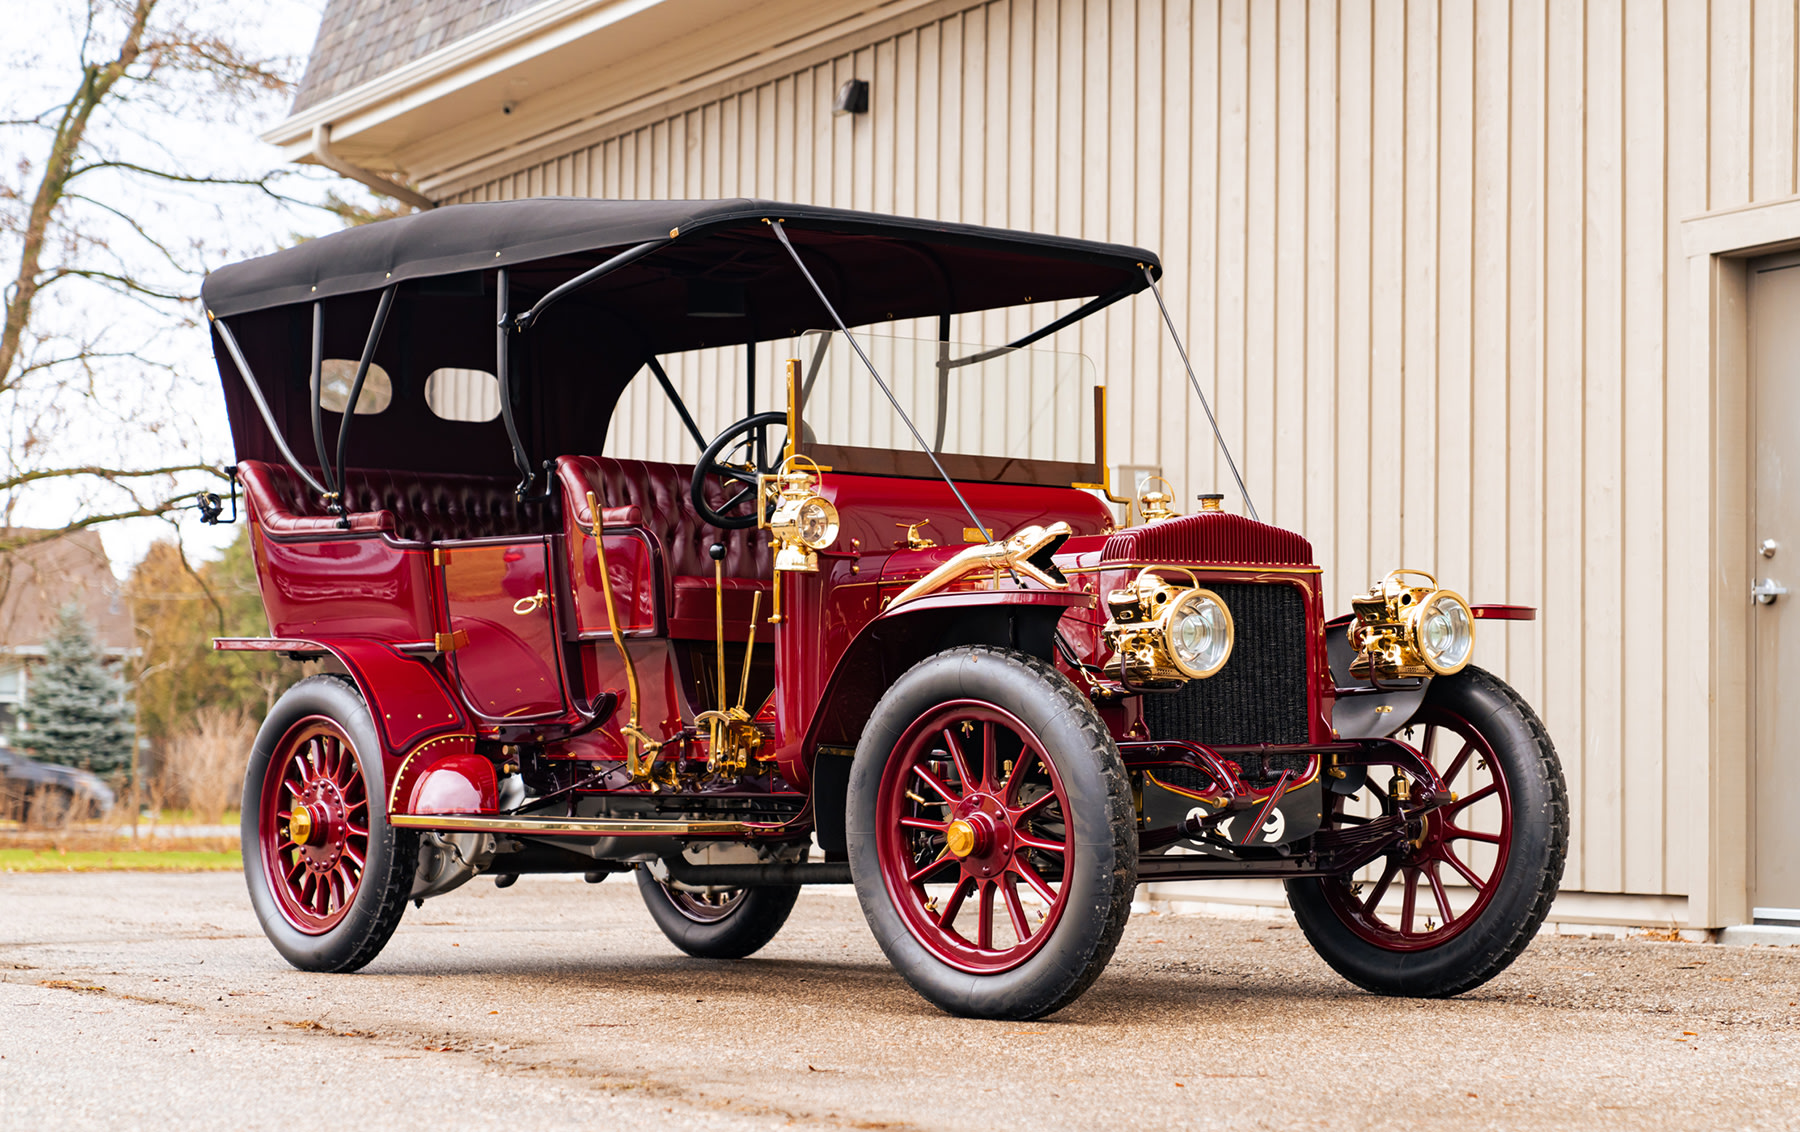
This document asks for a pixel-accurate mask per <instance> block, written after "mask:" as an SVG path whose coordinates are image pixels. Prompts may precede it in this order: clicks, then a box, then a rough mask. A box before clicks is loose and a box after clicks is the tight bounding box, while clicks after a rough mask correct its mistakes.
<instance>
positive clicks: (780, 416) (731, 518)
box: [688, 412, 787, 531]
mask: <svg viewBox="0 0 1800 1132" xmlns="http://www.w3.org/2000/svg"><path fill="white" fill-rule="evenodd" d="M777 425H780V426H781V427H782V428H783V429H785V428H786V427H787V414H786V413H783V412H768V413H757V414H756V415H755V416H750V417H745V418H744V419H743V420H741V421H739V422H737V423H736V424H734V425H732V426H731V427H730V428H728V429H726V430H725V431H724V432H721V433H720V434H719V435H718V436H716V437H714V438H713V442H712V443H711V444H708V445H707V446H706V451H705V452H702V453H701V454H700V462H699V463H698V464H695V465H694V479H693V482H692V483H691V484H690V485H689V491H688V494H689V496H690V497H691V498H692V499H693V501H694V510H695V511H698V512H699V513H700V517H701V518H702V519H705V520H706V521H707V522H708V523H711V524H712V525H713V526H715V527H723V528H724V529H726V530H728V531H742V530H748V529H749V528H751V527H754V526H756V522H757V520H758V519H759V518H760V517H761V516H760V515H759V514H758V508H760V507H761V506H762V500H761V498H760V495H759V493H758V492H757V489H756V477H757V475H758V474H761V475H765V476H772V475H774V474H775V473H776V472H778V471H780V470H781V447H782V446H781V445H773V446H771V445H770V444H769V431H770V430H771V429H773V428H775V427H776V426H777ZM708 476H718V477H719V478H720V479H722V480H727V481H735V482H737V483H739V484H742V485H743V486H742V487H740V488H738V490H737V491H736V492H735V493H733V494H732V496H731V497H730V498H729V499H727V500H726V501H725V502H724V503H723V504H721V505H720V507H719V509H718V510H716V511H715V510H713V508H712V506H711V505H710V504H708V503H707V501H706V480H707V477H708Z"/></svg>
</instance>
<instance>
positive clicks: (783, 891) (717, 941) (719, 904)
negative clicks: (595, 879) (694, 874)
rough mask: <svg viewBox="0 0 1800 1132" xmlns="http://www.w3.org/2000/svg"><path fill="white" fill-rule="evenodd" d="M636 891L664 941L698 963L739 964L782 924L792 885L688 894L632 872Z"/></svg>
mask: <svg viewBox="0 0 1800 1132" xmlns="http://www.w3.org/2000/svg"><path fill="white" fill-rule="evenodd" d="M637 882H638V892H639V893H641V894H642V895H643V897H644V907H646V908H648V909H649V910H650V918H651V919H653V920H655V921H656V926H657V927H659V928H661V929H662V933H663V934H664V935H666V936H668V937H669V942H670V943H672V944H674V945H675V946H676V947H679V948H681V950H683V951H685V952H687V953H688V954H689V955H693V956H696V957H698V958H701V959H742V958H744V957H745V956H746V955H753V954H755V953H756V952H758V951H760V950H762V948H763V946H764V945H765V944H767V943H768V942H769V941H770V940H772V939H774V938H775V933H776V932H779V931H780V930H781V926H782V925H783V924H785V923H787V918H788V914H789V913H790V912H792V911H793V910H794V901H795V900H797V899H799V896H800V889H799V887H798V886H796V885H787V886H767V885H765V886H760V887H757V888H723V889H710V890H705V891H700V892H690V891H688V890H687V889H684V888H675V887H673V886H671V885H667V884H664V883H662V882H661V881H659V880H657V879H656V878H655V877H653V876H651V875H650V871H649V870H648V869H642V868H640V869H638V870H637Z"/></svg>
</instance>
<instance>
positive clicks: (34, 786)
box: [0, 747, 114, 820]
mask: <svg viewBox="0 0 1800 1132" xmlns="http://www.w3.org/2000/svg"><path fill="white" fill-rule="evenodd" d="M0 799H4V801H3V802H0V813H4V814H5V816H7V817H18V818H20V819H21V820H29V819H31V818H33V817H36V818H38V819H40V820H42V819H46V818H60V817H64V816H67V817H74V818H87V817H94V818H102V817H105V816H106V815H107V813H109V812H110V811H111V810H112V808H113V801H114V798H113V792H112V788H111V787H109V786H107V785H106V783H104V782H102V781H101V780H100V777H99V776H98V775H96V774H93V773H92V772H90V771H85V770H82V769H80V768H79V767H72V766H57V765H56V764H55V763H44V762H38V761H37V760H36V759H29V758H26V757H25V756H24V755H22V754H20V753H19V752H18V751H15V750H12V749H10V748H8V747H0ZM46 806H53V807H54V812H52V813H46V812H45V811H44V807H46ZM34 810H36V813H34V812H33V811H34Z"/></svg>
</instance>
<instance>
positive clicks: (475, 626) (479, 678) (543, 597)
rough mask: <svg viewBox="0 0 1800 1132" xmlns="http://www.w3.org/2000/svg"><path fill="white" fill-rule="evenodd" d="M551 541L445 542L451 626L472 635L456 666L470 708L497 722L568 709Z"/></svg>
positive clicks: (456, 655) (442, 553)
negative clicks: (550, 566)
mask: <svg viewBox="0 0 1800 1132" xmlns="http://www.w3.org/2000/svg"><path fill="white" fill-rule="evenodd" d="M548 543H549V540H548V539H544V538H532V539H518V540H511V541H504V542H502V541H499V540H493V541H482V542H477V543H461V544H452V545H447V546H442V547H440V548H439V551H438V557H439V561H440V566H441V569H442V570H443V584H444V604H445V609H446V612H447V613H448V615H449V621H450V631H451V633H452V635H455V634H457V633H464V634H467V640H466V641H463V642H459V644H458V647H457V648H456V649H455V651H453V652H452V653H450V666H451V668H452V670H453V671H454V672H455V673H456V679H457V681H458V683H460V684H461V686H462V691H463V695H464V697H465V699H466V700H467V702H468V704H469V707H470V708H471V709H473V710H474V711H475V712H476V714H478V715H481V716H483V717H485V718H487V719H490V720H508V721H517V720H525V719H537V718H543V717H545V716H553V715H561V714H563V713H564V712H565V711H566V710H567V707H568V705H567V702H566V700H565V697H564V693H563V688H564V682H563V673H562V648H561V642H560V639H559V634H558V632H557V621H556V608H555V601H556V599H555V596H554V595H555V586H554V585H553V584H552V583H551V579H550V570H549V565H550V548H549V545H548Z"/></svg>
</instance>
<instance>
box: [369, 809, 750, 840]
mask: <svg viewBox="0 0 1800 1132" xmlns="http://www.w3.org/2000/svg"><path fill="white" fill-rule="evenodd" d="M388 824H389V825H391V826H393V827H395V828H396V829H430V830H436V831H438V832H440V833H510V834H521V835H524V836H526V837H655V836H663V837H667V836H671V835H676V836H679V835H691V836H701V835H704V836H707V837H731V836H734V835H738V834H746V833H768V832H770V831H771V830H773V829H777V828H779V827H778V826H770V825H753V824H748V823H745V822H738V821H645V820H641V819H637V818H629V819H628V818H531V817H523V816H520V817H475V816H472V815H469V814H390V815H388Z"/></svg>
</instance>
